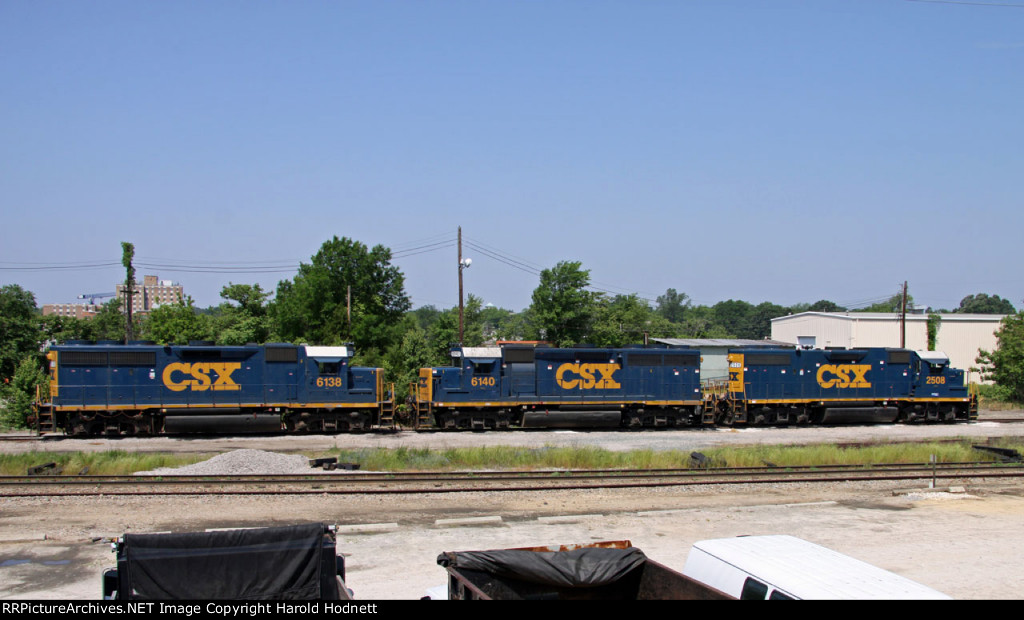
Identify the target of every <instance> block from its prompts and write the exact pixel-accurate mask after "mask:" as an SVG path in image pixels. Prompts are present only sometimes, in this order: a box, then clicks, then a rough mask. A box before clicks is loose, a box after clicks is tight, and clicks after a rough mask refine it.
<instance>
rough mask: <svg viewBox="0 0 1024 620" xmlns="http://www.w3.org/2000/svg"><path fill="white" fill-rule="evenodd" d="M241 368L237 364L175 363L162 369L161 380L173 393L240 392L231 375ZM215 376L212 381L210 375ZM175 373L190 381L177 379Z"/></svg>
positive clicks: (239, 387) (240, 387)
mask: <svg viewBox="0 0 1024 620" xmlns="http://www.w3.org/2000/svg"><path fill="white" fill-rule="evenodd" d="M241 367H242V364H241V363H239V362H235V363H231V364H218V363H213V362H202V363H197V364H185V363H183V362H175V363H173V364H168V365H167V367H166V368H164V374H163V380H164V385H165V386H167V389H169V390H172V391H174V392H181V391H182V390H193V391H195V392H203V391H205V390H240V389H242V386H240V385H238V384H237V383H235V382H234V381H232V380H231V373H233V372H235V371H236V370H238V369H239V368H241ZM211 372H213V374H215V375H216V376H217V380H216V381H213V380H212V378H211V377H210V373H211ZM175 373H179V374H181V375H185V376H186V377H191V379H179V378H178V377H177V376H176V375H175Z"/></svg>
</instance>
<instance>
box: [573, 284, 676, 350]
mask: <svg viewBox="0 0 1024 620" xmlns="http://www.w3.org/2000/svg"><path fill="white" fill-rule="evenodd" d="M678 328H679V326H678V325H676V324H673V323H671V322H670V321H669V320H668V319H666V318H665V317H664V316H662V315H661V314H659V313H658V312H656V311H654V310H652V309H651V307H650V306H649V305H648V304H647V302H645V301H643V300H641V299H640V298H639V297H638V296H637V295H635V294H632V295H616V296H614V297H603V296H602V297H601V298H600V299H599V300H598V302H597V303H596V305H595V311H594V320H593V322H592V324H591V330H590V334H589V335H588V336H587V341H588V342H591V343H593V344H595V345H597V346H601V347H622V346H626V345H629V344H638V343H641V342H643V341H644V336H647V337H648V338H652V337H670V336H672V335H674V334H675V333H676V331H677V330H678Z"/></svg>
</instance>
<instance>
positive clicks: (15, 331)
mask: <svg viewBox="0 0 1024 620" xmlns="http://www.w3.org/2000/svg"><path fill="white" fill-rule="evenodd" d="M38 350H39V331H38V328H37V325H36V298H35V295H33V294H32V293H30V292H29V291H26V290H25V289H23V288H21V287H20V286H18V285H17V284H8V285H6V286H4V287H2V288H0V381H2V380H3V379H10V377H11V376H12V375H13V374H14V369H15V368H16V367H17V366H18V364H19V363H21V360H22V359H24V357H25V356H26V355H27V354H29V353H31V352H38Z"/></svg>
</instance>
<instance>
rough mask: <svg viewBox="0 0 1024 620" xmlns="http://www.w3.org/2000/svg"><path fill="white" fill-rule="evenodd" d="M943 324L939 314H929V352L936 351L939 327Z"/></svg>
mask: <svg viewBox="0 0 1024 620" xmlns="http://www.w3.org/2000/svg"><path fill="white" fill-rule="evenodd" d="M941 324H942V317H941V316H939V315H938V314H929V315H928V325H927V330H928V350H929V351H934V350H935V343H936V341H938V339H939V327H940V326H941Z"/></svg>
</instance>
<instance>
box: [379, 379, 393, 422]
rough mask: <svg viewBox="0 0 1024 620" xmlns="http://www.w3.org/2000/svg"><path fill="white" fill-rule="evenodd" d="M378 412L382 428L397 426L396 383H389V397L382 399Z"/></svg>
mask: <svg viewBox="0 0 1024 620" xmlns="http://www.w3.org/2000/svg"><path fill="white" fill-rule="evenodd" d="M379 407H380V409H379V411H378V413H377V420H378V425H379V426H380V427H381V428H385V427H387V428H392V429H393V428H395V384H394V383H389V384H388V392H387V398H386V399H385V400H382V401H380V403H379Z"/></svg>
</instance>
